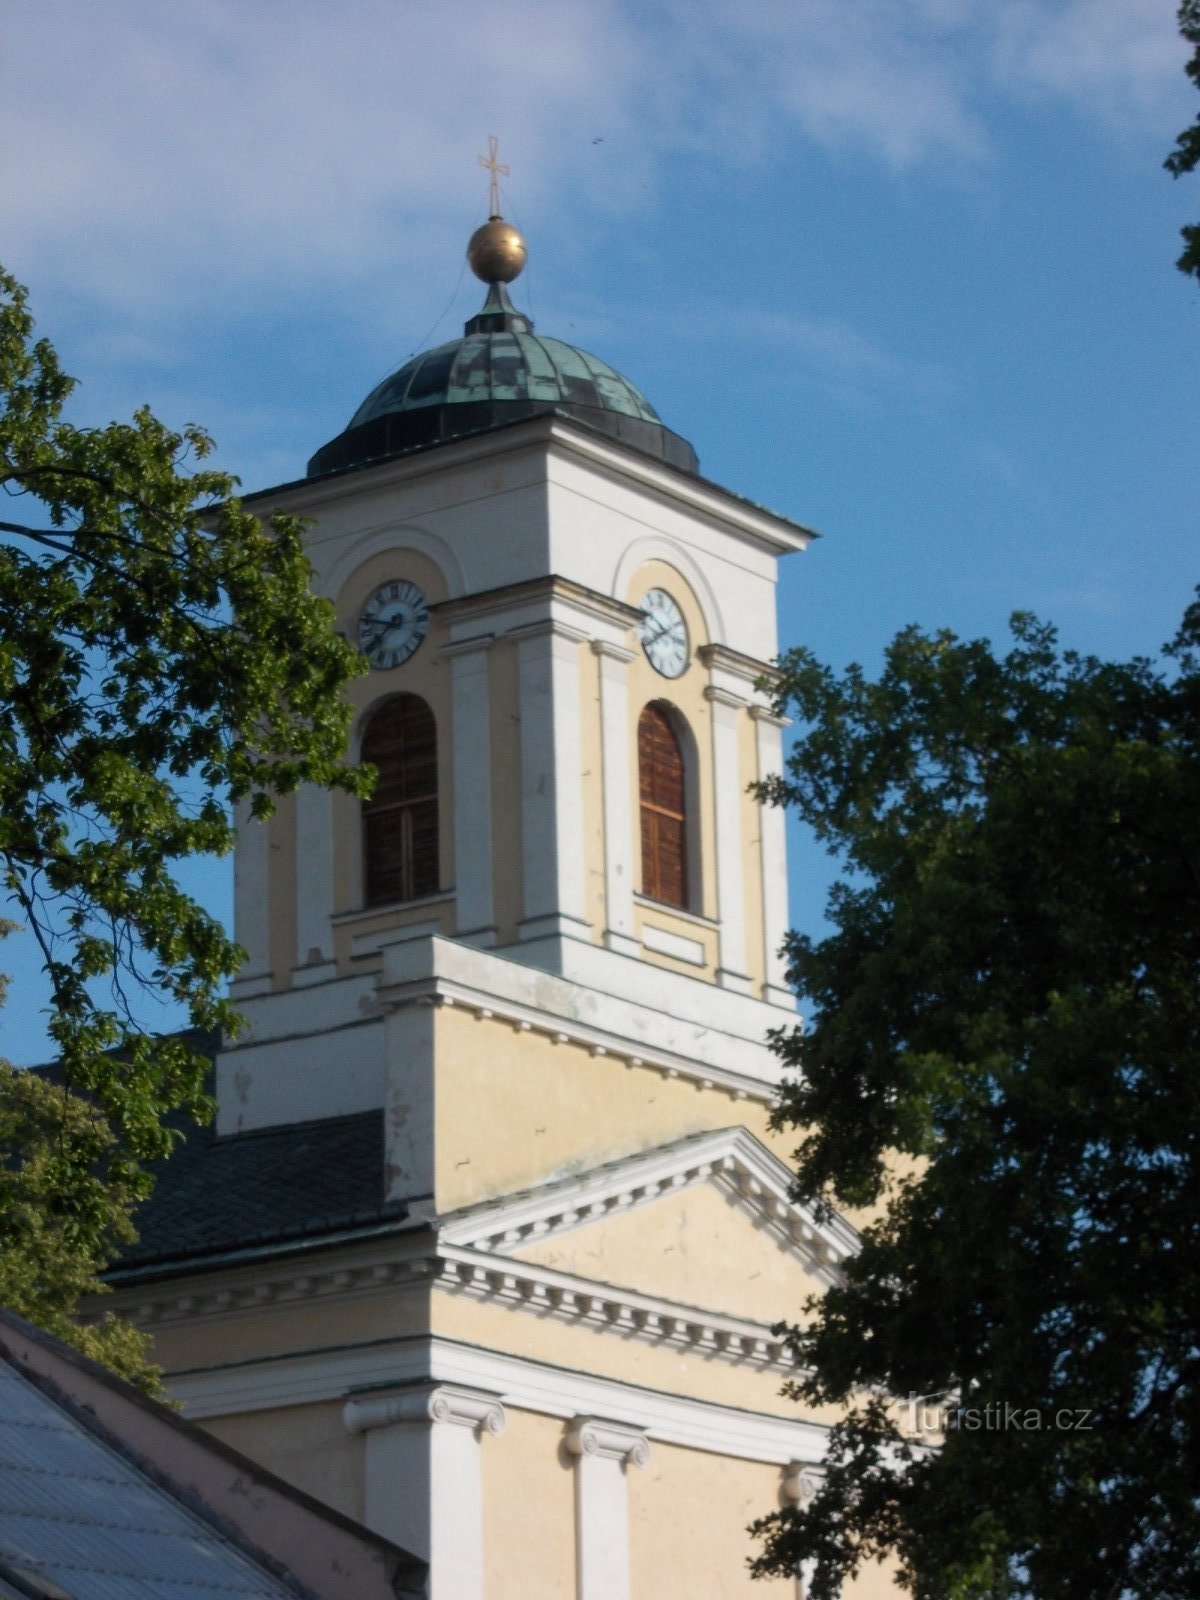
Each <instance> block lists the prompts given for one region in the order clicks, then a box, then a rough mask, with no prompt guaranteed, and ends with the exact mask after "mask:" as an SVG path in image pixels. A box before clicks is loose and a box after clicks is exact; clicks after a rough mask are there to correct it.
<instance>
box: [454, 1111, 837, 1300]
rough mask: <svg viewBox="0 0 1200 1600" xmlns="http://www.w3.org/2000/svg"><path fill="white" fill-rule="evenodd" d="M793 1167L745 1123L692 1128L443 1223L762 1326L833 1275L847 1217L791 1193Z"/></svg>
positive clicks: (589, 1276) (472, 1239) (459, 1234)
mask: <svg viewBox="0 0 1200 1600" xmlns="http://www.w3.org/2000/svg"><path fill="white" fill-rule="evenodd" d="M789 1181H790V1174H789V1172H788V1169H787V1167H786V1166H785V1165H784V1164H783V1163H782V1162H781V1161H779V1160H778V1158H777V1157H775V1156H774V1155H772V1154H771V1152H770V1151H769V1150H767V1149H766V1148H765V1147H764V1146H763V1145H762V1144H760V1143H759V1141H758V1140H756V1139H755V1138H754V1137H753V1136H752V1135H751V1134H749V1133H748V1132H747V1131H746V1130H745V1129H744V1128H726V1129H720V1130H718V1131H717V1132H715V1133H705V1134H698V1135H694V1136H692V1137H689V1138H685V1139H680V1140H676V1141H674V1142H672V1143H671V1144H668V1145H662V1146H659V1147H657V1148H656V1149H653V1150H648V1151H642V1152H640V1153H638V1154H636V1155H631V1156H627V1157H625V1158H623V1159H621V1160H617V1161H613V1162H607V1163H605V1165H604V1166H602V1167H596V1168H592V1169H590V1170H588V1171H585V1172H581V1173H577V1174H574V1175H572V1176H570V1177H567V1178H561V1179H557V1180H555V1181H552V1182H548V1183H546V1184H542V1185H540V1186H539V1187H538V1188H536V1189H530V1190H525V1191H522V1192H520V1193H518V1194H512V1195H508V1196H505V1197H503V1198H501V1199H498V1200H495V1201H491V1202H488V1203H486V1204H482V1205H477V1206H472V1207H470V1208H468V1209H466V1210H464V1211H462V1212H459V1213H457V1214H456V1215H454V1216H452V1217H448V1218H446V1219H445V1220H444V1222H443V1225H442V1227H441V1229H440V1230H439V1232H440V1237H441V1239H442V1240H443V1241H444V1242H445V1243H446V1244H449V1245H457V1246H460V1247H466V1248H468V1249H470V1250H472V1251H480V1252H484V1253H486V1254H487V1255H489V1256H492V1257H500V1258H503V1259H507V1260H510V1261H512V1262H514V1263H516V1262H520V1263H522V1264H525V1265H528V1266H530V1267H540V1268H543V1269H546V1270H548V1271H551V1272H553V1273H555V1274H556V1275H557V1274H564V1275H567V1276H569V1277H571V1278H575V1279H580V1280H586V1281H587V1282H590V1283H598V1284H606V1285H615V1286H619V1287H622V1288H625V1289H628V1290H633V1291H636V1292H640V1293H643V1294H653V1295H656V1296H658V1297H660V1298H662V1299H664V1300H669V1301H672V1302H674V1303H677V1304H684V1305H691V1306H703V1307H705V1308H707V1309H709V1310H712V1311H720V1312H723V1313H726V1314H729V1315H736V1316H741V1317H748V1318H751V1319H753V1320H756V1321H761V1322H765V1323H771V1322H774V1321H776V1320H778V1319H780V1318H782V1317H785V1316H794V1315H795V1314H796V1312H797V1310H798V1307H799V1304H800V1303H801V1302H802V1301H803V1299H804V1298H805V1296H806V1294H807V1293H809V1292H811V1291H812V1290H813V1289H815V1288H819V1287H822V1286H827V1285H829V1284H831V1283H834V1282H836V1281H837V1278H838V1269H839V1266H840V1263H841V1262H843V1261H844V1260H845V1259H846V1257H847V1255H849V1254H850V1253H851V1251H852V1250H853V1249H854V1248H855V1234H854V1230H853V1229H852V1228H851V1227H850V1226H849V1225H848V1224H847V1223H846V1222H844V1221H843V1220H842V1219H841V1218H838V1217H833V1218H831V1219H829V1220H828V1221H821V1222H818V1221H817V1219H816V1218H815V1217H814V1216H813V1215H812V1213H811V1212H809V1211H807V1210H806V1209H805V1208H804V1207H802V1206H798V1205H796V1204H795V1203H794V1202H793V1201H792V1200H791V1199H790V1198H789V1196H788V1185H789Z"/></svg>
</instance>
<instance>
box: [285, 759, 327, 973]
mask: <svg viewBox="0 0 1200 1600" xmlns="http://www.w3.org/2000/svg"><path fill="white" fill-rule="evenodd" d="M332 915H333V796H332V795H331V794H330V792H329V790H328V789H322V788H319V787H318V786H317V785H316V784H312V783H305V784H302V785H301V787H300V788H299V789H298V790H297V791H296V959H297V962H298V965H297V967H296V969H295V971H294V972H293V974H292V982H293V983H318V982H321V981H323V980H325V979H327V978H331V977H333V976H334V975H335V973H336V970H337V969H336V967H335V966H334V964H333V930H332V927H331V925H330V918H331V917H332Z"/></svg>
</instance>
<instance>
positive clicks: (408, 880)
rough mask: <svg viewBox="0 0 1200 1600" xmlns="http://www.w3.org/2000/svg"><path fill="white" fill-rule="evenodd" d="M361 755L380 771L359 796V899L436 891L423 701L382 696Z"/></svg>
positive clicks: (427, 716)
mask: <svg viewBox="0 0 1200 1600" xmlns="http://www.w3.org/2000/svg"><path fill="white" fill-rule="evenodd" d="M362 759H363V760H364V761H369V762H370V763H371V765H372V766H373V767H376V768H377V769H378V771H379V780H378V782H377V783H376V785H375V793H374V794H373V795H372V796H371V798H370V799H369V800H365V801H364V802H363V884H364V899H365V902H366V904H367V905H369V906H378V905H388V904H391V903H392V902H393V901H396V900H416V899H418V898H419V897H420V896H421V895H425V894H436V893H437V890H438V887H439V884H438V806H437V726H436V724H435V723H434V720H433V712H432V711H430V709H429V707H428V706H427V705H426V704H425V702H424V700H422V699H420V697H419V696H417V695H415V694H398V695H395V696H393V698H392V699H390V700H385V701H384V703H383V704H382V705H381V706H380V707H379V709H378V711H376V712H375V714H374V716H373V717H372V718H371V720H370V722H369V723H368V724H367V730H366V733H365V734H364V736H363V743H362Z"/></svg>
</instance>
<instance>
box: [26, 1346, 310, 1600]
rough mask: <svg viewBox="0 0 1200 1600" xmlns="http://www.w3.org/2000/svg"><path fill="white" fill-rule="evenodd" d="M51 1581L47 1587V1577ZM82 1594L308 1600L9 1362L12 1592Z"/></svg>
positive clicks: (87, 1599)
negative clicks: (86, 1425)
mask: <svg viewBox="0 0 1200 1600" xmlns="http://www.w3.org/2000/svg"><path fill="white" fill-rule="evenodd" d="M46 1579H49V1580H50V1583H49V1584H47V1583H46V1582H45V1581H44V1580H46ZM5 1580H7V1584H8V1592H9V1593H14V1592H15V1593H17V1594H21V1593H25V1594H35V1595H36V1594H38V1593H41V1594H47V1595H48V1594H53V1593H54V1588H53V1587H51V1585H57V1586H58V1588H59V1589H60V1590H61V1591H64V1592H65V1593H66V1594H67V1595H69V1596H71V1597H72V1600H175V1597H178V1600H200V1597H202V1596H211V1597H212V1600H219V1597H221V1596H241V1597H245V1600H251V1597H254V1600H296V1596H297V1595H298V1594H300V1593H301V1592H302V1591H300V1590H298V1589H296V1588H294V1587H293V1586H292V1585H291V1584H289V1583H286V1582H284V1581H283V1580H282V1579H280V1578H278V1577H276V1576H275V1575H274V1574H272V1573H270V1572H268V1571H267V1570H266V1569H265V1568H263V1567H261V1566H259V1565H258V1564H257V1563H256V1562H253V1561H251V1560H250V1559H249V1558H248V1557H247V1556H246V1555H245V1554H243V1553H242V1552H241V1551H240V1550H238V1549H237V1547H236V1546H235V1545H233V1544H231V1543H230V1542H229V1540H227V1539H225V1538H224V1537H223V1536H222V1535H221V1534H220V1533H219V1532H218V1531H217V1530H216V1529H215V1528H213V1527H211V1526H210V1525H209V1524H208V1523H206V1522H204V1521H202V1520H201V1519H200V1517H198V1516H196V1515H195V1514H193V1512H192V1511H190V1510H189V1509H188V1508H187V1507H186V1506H184V1505H181V1504H180V1503H179V1501H178V1500H176V1499H174V1498H173V1497H172V1496H171V1495H170V1494H169V1493H167V1492H166V1491H165V1490H164V1489H162V1488H160V1487H158V1485H156V1484H155V1483H154V1482H152V1481H151V1479H150V1478H148V1477H146V1476H145V1475H144V1474H143V1473H141V1472H139V1471H138V1470H137V1468H136V1467H134V1465H133V1464H132V1463H131V1462H130V1461H128V1460H126V1459H125V1458H124V1457H123V1456H121V1455H120V1454H118V1453H117V1451H116V1450H114V1449H112V1448H111V1447H110V1446H109V1445H108V1444H106V1443H105V1442H104V1441H103V1440H101V1439H99V1438H97V1437H96V1436H95V1435H94V1434H92V1433H91V1432H90V1431H89V1430H88V1429H87V1428H86V1427H85V1426H84V1425H83V1423H82V1422H80V1421H78V1420H77V1419H76V1418H75V1417H74V1416H72V1415H71V1414H70V1412H68V1411H67V1410H66V1409H65V1408H63V1407H62V1406H60V1405H59V1404H57V1403H56V1402H55V1401H54V1400H53V1399H52V1398H51V1397H50V1396H49V1395H47V1394H44V1393H43V1392H42V1391H41V1390H40V1389H38V1388H36V1387H35V1386H34V1385H33V1384H32V1383H30V1382H29V1380H28V1379H27V1378H25V1377H23V1376H22V1375H21V1374H20V1373H18V1372H16V1371H14V1370H13V1368H12V1367H11V1366H9V1365H7V1364H6V1363H2V1362H0V1593H4V1592H5V1589H4V1584H5Z"/></svg>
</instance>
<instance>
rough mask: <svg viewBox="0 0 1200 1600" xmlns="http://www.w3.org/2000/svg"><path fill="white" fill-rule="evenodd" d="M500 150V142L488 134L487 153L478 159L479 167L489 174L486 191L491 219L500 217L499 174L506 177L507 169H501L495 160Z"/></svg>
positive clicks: (494, 136) (491, 134) (492, 134)
mask: <svg viewBox="0 0 1200 1600" xmlns="http://www.w3.org/2000/svg"><path fill="white" fill-rule="evenodd" d="M499 148H500V141H499V139H497V137H496V135H495V134H494V133H489V134H488V153H487V155H486V156H480V157H479V165H480V166H481V167H486V168H487V169H488V171H489V172H490V173H491V176H492V181H491V187H490V188H489V190H488V211H489V212H490V213H491V215H492V216H493V217H498V216H499V215H500V174H501V173H503V174H504V176H505V177H506V178H507V177H508V168H507V167H503V166H501V165H500V163H499V162H498V161H497V160H496V152H497V151H498V150H499Z"/></svg>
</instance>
